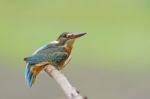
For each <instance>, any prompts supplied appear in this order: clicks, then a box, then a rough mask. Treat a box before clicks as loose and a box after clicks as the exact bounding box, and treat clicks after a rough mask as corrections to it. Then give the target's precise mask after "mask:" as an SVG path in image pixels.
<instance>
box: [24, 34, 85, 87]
mask: <svg viewBox="0 0 150 99" xmlns="http://www.w3.org/2000/svg"><path fill="white" fill-rule="evenodd" d="M85 34H87V33H85V32H63V33H61V35H60V36H59V37H58V38H57V39H56V40H55V41H52V42H50V43H48V44H46V45H44V46H42V47H40V48H39V49H37V50H36V51H35V52H33V54H32V55H31V56H29V57H25V58H24V61H25V62H26V67H25V80H26V83H27V86H29V87H30V88H31V87H32V85H33V84H34V83H35V80H36V77H37V75H38V74H39V73H40V72H41V71H42V70H43V69H44V68H45V67H46V66H48V65H52V66H54V67H55V68H56V69H58V70H62V69H63V68H64V67H65V66H66V65H67V64H68V63H69V62H70V60H71V58H72V57H71V51H72V48H73V44H74V42H75V41H76V39H78V38H79V37H81V36H83V35H85Z"/></svg>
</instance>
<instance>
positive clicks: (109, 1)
mask: <svg viewBox="0 0 150 99" xmlns="http://www.w3.org/2000/svg"><path fill="white" fill-rule="evenodd" d="M65 31H70V32H87V33H88V34H87V35H86V36H84V37H82V38H81V39H79V40H78V41H76V43H75V45H74V49H73V59H72V61H71V62H70V64H68V66H67V67H66V68H65V69H64V70H63V73H64V74H65V75H66V76H67V77H68V79H69V80H70V81H71V82H72V84H73V85H74V86H75V87H77V88H78V89H80V91H81V93H82V94H83V95H86V96H88V97H89V99H143V98H144V99H150V95H149V92H150V85H149V83H150V79H149V77H150V1H149V0H0V45H1V47H0V78H1V82H0V98H1V99H20V98H21V99H27V98H28V99H41V98H50V99H65V96H64V94H63V93H62V91H61V89H60V88H59V87H58V85H57V84H56V83H55V81H53V80H52V79H50V78H49V77H48V76H47V75H46V74H45V73H41V75H39V77H38V79H37V81H36V84H35V85H34V86H33V88H31V89H29V88H27V86H26V84H25V81H24V68H25V62H24V61H23V58H24V57H26V56H29V55H31V54H32V52H33V51H34V50H36V49H37V48H38V47H40V46H42V45H44V44H47V43H48V42H50V41H52V40H55V39H56V38H57V37H58V36H59V34H60V33H61V32H65Z"/></svg>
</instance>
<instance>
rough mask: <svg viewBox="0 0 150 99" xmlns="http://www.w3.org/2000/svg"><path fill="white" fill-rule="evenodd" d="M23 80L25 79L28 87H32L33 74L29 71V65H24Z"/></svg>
mask: <svg viewBox="0 0 150 99" xmlns="http://www.w3.org/2000/svg"><path fill="white" fill-rule="evenodd" d="M25 79H26V83H27V85H28V86H29V87H31V86H32V84H33V81H32V79H33V72H32V71H31V65H30V64H27V65H26V69H25Z"/></svg>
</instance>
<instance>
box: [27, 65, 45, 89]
mask: <svg viewBox="0 0 150 99" xmlns="http://www.w3.org/2000/svg"><path fill="white" fill-rule="evenodd" d="M44 67H45V66H43V65H42V66H36V65H30V64H29V63H28V64H27V65H26V69H25V79H26V82H27V85H28V86H29V87H32V85H33V84H34V82H35V79H36V76H37V75H38V74H39V72H40V71H41V70H42V69H43V68H44Z"/></svg>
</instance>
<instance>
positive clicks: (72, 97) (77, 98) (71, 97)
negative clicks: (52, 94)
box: [44, 65, 87, 99]
mask: <svg viewBox="0 0 150 99" xmlns="http://www.w3.org/2000/svg"><path fill="white" fill-rule="evenodd" d="M44 70H45V72H46V73H47V74H48V75H49V76H50V77H52V78H53V79H54V80H55V81H56V82H57V83H58V85H59V86H60V87H61V88H62V90H63V92H64V93H65V95H66V96H67V97H68V99H87V97H82V96H81V95H80V94H79V91H77V90H76V89H75V88H74V87H73V86H72V85H71V84H70V83H69V81H68V80H67V78H66V77H65V76H64V75H63V74H62V73H61V72H60V71H58V70H57V69H56V68H55V67H54V66H51V65H48V66H46V68H45V69H44Z"/></svg>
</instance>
